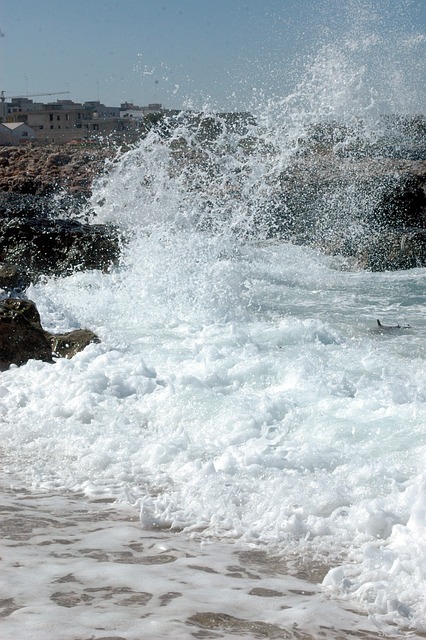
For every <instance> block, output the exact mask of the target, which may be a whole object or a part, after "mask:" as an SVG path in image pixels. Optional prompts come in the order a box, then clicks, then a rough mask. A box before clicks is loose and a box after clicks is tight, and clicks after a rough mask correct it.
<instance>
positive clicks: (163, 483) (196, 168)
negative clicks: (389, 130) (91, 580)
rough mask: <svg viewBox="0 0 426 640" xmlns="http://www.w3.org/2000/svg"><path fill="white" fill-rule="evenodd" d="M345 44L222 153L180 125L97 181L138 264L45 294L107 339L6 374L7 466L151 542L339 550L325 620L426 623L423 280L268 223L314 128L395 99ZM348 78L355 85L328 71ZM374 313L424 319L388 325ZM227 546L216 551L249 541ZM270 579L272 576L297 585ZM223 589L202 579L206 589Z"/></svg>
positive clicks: (303, 552) (47, 284)
mask: <svg viewBox="0 0 426 640" xmlns="http://www.w3.org/2000/svg"><path fill="white" fill-rule="evenodd" d="M375 42H376V41H375ZM419 42H422V41H419ZM373 44H374V43H373ZM376 44H377V42H376ZM360 46H361V45H360ZM372 46H373V45H372V41H368V42H367V45H366V46H365V47H364V48H363V49H362V51H363V56H364V55H367V54H368V52H369V51H370V50H371V48H372ZM343 51H344V52H343V53H342V51H340V52H339V55H337V52H336V51H335V50H334V49H333V48H330V47H328V48H326V49H325V50H323V51H322V52H321V53H320V54H319V56H318V58H317V59H316V60H315V61H314V63H313V64H312V65H311V66H310V68H309V70H308V71H307V72H306V75H305V76H304V78H303V79H302V80H301V82H300V84H299V85H298V87H297V90H296V92H295V94H294V95H292V96H290V97H288V98H286V99H283V100H279V101H275V102H271V103H269V104H268V105H267V106H265V108H263V109H262V111H261V113H259V114H258V115H259V122H260V124H259V126H258V127H257V128H256V129H253V130H249V131H245V132H243V133H241V132H239V133H238V132H236V131H235V130H232V129H230V128H227V127H226V126H224V127H223V130H222V133H221V134H220V135H219V136H218V138H217V139H216V140H215V141H214V142H208V143H206V142H205V141H203V140H200V138H199V131H198V132H197V129H196V128H195V129H194V126H193V123H192V125H191V126H190V125H188V119H187V118H186V119H185V118H182V120H181V122H180V124H179V126H178V127H176V128H175V130H174V133H173V134H172V135H171V138H170V137H169V138H167V139H164V138H163V137H162V136H161V135H157V134H156V133H152V134H150V135H149V136H148V138H147V139H146V140H144V141H142V142H141V144H140V145H138V146H137V147H136V148H135V149H132V150H130V151H129V152H128V153H126V154H124V156H123V157H122V158H121V159H120V160H119V161H118V162H117V163H116V164H114V166H112V167H111V168H110V173H109V174H108V176H107V177H105V178H103V179H102V180H100V181H99V183H98V184H97V185H96V187H95V191H94V195H93V199H92V204H93V207H94V209H95V214H96V221H100V222H113V223H114V224H117V225H118V226H119V228H120V230H121V231H122V232H123V234H124V236H125V243H124V245H123V255H122V260H121V263H120V265H118V266H116V267H115V268H114V269H112V270H111V272H110V273H108V274H107V273H100V272H87V273H75V274H73V275H72V276H70V277H68V278H62V279H46V280H44V281H43V282H40V283H38V284H35V285H32V286H31V287H30V289H29V290H28V292H27V294H28V297H29V298H31V299H32V300H34V301H35V303H36V304H37V306H38V308H39V310H40V313H41V317H42V321H43V325H44V327H45V328H46V329H47V330H49V331H56V332H62V331H65V330H69V329H74V328H77V327H87V328H90V329H92V330H93V331H95V332H96V333H97V334H98V335H99V337H100V338H101V343H100V344H96V345H95V344H93V345H90V346H89V347H87V348H86V349H85V350H84V351H83V352H82V353H79V354H77V355H76V356H75V357H74V358H73V359H72V360H57V361H56V363H55V364H54V365H50V364H46V363H43V362H35V361H30V362H28V363H27V364H26V365H25V366H23V367H21V368H16V367H12V368H11V369H10V370H8V371H6V372H4V373H2V374H1V379H0V416H1V433H2V449H3V459H4V460H5V464H6V472H7V473H8V474H9V477H10V478H12V479H13V478H16V477H19V478H20V481H26V483H27V486H28V487H32V488H33V489H37V491H46V492H47V494H48V495H51V494H52V492H53V493H54V494H55V495H56V494H58V492H59V494H60V493H61V492H65V491H71V492H79V493H81V492H82V493H84V494H85V495H86V497H87V498H90V499H92V500H93V499H95V500H99V499H102V498H105V499H114V500H116V501H118V502H121V503H124V504H125V505H128V507H126V508H131V509H132V512H133V513H134V514H138V516H139V517H140V523H139V524H138V525H137V526H138V527H139V530H140V532H141V533H140V535H141V537H144V536H145V535H147V534H146V531H149V530H152V527H154V528H156V530H158V531H164V530H168V529H171V530H172V531H178V532H180V533H179V536H180V538H179V539H180V540H184V539H185V536H186V540H187V541H188V543H189V541H190V540H191V539H196V540H197V541H198V542H197V544H200V541H201V543H202V544H205V543H207V542H209V541H213V540H214V541H215V542H216V543H217V542H219V543H220V541H222V542H223V541H228V542H230V543H232V544H235V545H239V546H238V548H239V549H241V548H242V546H244V545H246V548H247V545H248V546H249V548H250V549H254V550H260V549H261V550H262V552H263V551H265V550H266V554H267V555H268V554H275V555H276V554H278V555H279V556H280V557H286V556H288V555H289V554H291V556H292V557H297V558H298V559H299V560H300V559H306V558H307V559H308V563H309V562H310V561H311V560H309V559H312V558H321V563H322V566H323V567H324V566H325V570H324V571H323V572H322V574H321V576H319V577H318V580H319V581H320V582H321V587H320V588H319V587H318V589H319V590H318V592H317V591H315V593H320V594H321V596H319V597H321V598H322V600H321V607H323V612H325V613H323V615H325V616H326V617H329V616H330V615H334V614H331V613H330V612H332V611H335V609H334V607H335V603H336V602H337V603H338V602H340V603H342V602H345V603H346V605H347V606H352V607H355V608H359V610H361V611H364V612H365V613H367V614H369V615H370V616H371V620H373V621H374V625H375V627H376V628H378V629H379V630H381V631H383V632H384V633H386V634H388V635H392V634H393V635H398V633H401V634H402V633H404V632H405V630H410V629H414V630H416V631H419V632H422V631H423V632H424V631H426V619H425V600H424V594H425V590H426V569H425V567H426V558H425V554H426V547H425V535H424V534H425V527H426V493H425V492H426V479H425V477H424V462H425V454H426V451H425V445H426V440H425V435H424V425H425V422H426V368H425V346H424V345H425V337H426V320H425V318H424V303H425V276H426V270H425V269H412V270H410V271H405V272H403V271H401V272H393V273H369V272H361V271H356V270H353V269H352V270H351V265H350V264H348V263H345V262H344V261H343V260H342V259H340V258H332V257H327V256H324V255H322V254H320V253H318V252H316V251H315V250H313V249H310V248H307V247H301V246H294V245H292V244H291V243H289V242H284V241H283V240H282V239H281V240H279V239H271V238H269V237H268V233H267V231H268V219H269V218H268V212H269V208H270V206H271V205H270V203H271V201H272V199H273V197H274V193H275V190H276V188H277V184H278V183H279V176H280V173H281V172H283V171H284V172H285V170H286V167H288V165H289V163H291V162H292V158H293V157H294V155H295V154H297V152H298V150H300V145H302V144H303V138H304V136H306V131H307V129H306V126H308V125H309V126H310V125H311V124H312V123H314V122H315V118H316V119H317V120H318V121H322V120H323V119H324V118H327V117H328V116H330V117H337V116H339V117H341V118H343V119H344V121H345V122H351V123H353V122H354V121H355V116H356V114H358V113H359V112H360V111H361V113H362V115H363V116H364V120H363V124H362V131H361V132H360V129H359V127H360V126H361V125H359V123H358V124H357V127H358V129H357V135H358V136H361V133H362V136H364V138H363V139H364V140H366V141H367V142H369V141H371V139H372V138H373V139H374V136H375V133H374V132H375V129H374V122H376V120H375V117H374V114H375V112H374V109H375V108H376V107H377V110H378V111H377V112H378V113H379V112H380V109H381V107H382V103H381V102H380V101H378V102H377V105H376V107H374V108H373V106H372V104H371V101H370V102H369V101H368V100H367V101H365V100H364V99H365V95H366V94H365V90H366V88H367V89H368V87H369V85H368V82H373V81H376V80H377V77H376V76H375V77H374V78H373V79H372V80H371V78H369V77H368V75H366V71H365V69H364V68H362V69H363V70H362V73H361V71H359V70H358V71H357V69H358V67H356V66H355V67H354V63H353V60H352V58H350V55H351V51H352V52H353V51H355V52H356V55H355V60H356V62H357V64H358V62H359V60H358V58H359V56H360V53H359V52H360V49H359V48H358V49H357V48H356V47H355V46H352V49H351V48H350V47H349V48H348V49H347V50H343ZM348 51H349V53H348ZM366 52H367V53H366ZM348 56H349V57H348ZM361 57H362V56H361ZM333 61H334V62H333ZM332 63H333V64H332ZM333 65H334V66H333ZM333 69H334V71H333ZM336 69H337V70H339V73H340V74H343V75H342V77H345V78H347V79H348V83H347V84H346V85H345V86H346V90H345V92H343V93H342V91H341V90H340V89H339V87H340V85H339V86H336V87H333V86H330V83H329V82H328V80H327V79H329V78H330V73H331V74H332V75H333V73H335V72H336ZM357 74H358V75H357ZM360 74H361V75H360ZM357 78H358V82H356V80H357ZM361 79H362V82H361ZM379 88H380V87H376V90H377V91H379ZM385 89H386V90H385V91H384V93H383V95H382V97H383V98H384V99H385V102H386V101H387V103H388V104H389V100H390V96H391V95H394V94H391V91H390V89H389V86H388V85H386V87H385ZM399 89H400V86H399ZM399 89H398V92H397V94H398V96H400V95H401V94H400V92H399ZM367 93H368V91H367ZM397 94H395V95H394V97H395V96H396V95H397ZM371 95H372V93H371V92H370V97H371ZM315 96H318V99H317V101H315ZM361 98H362V99H361ZM388 98H389V100H388ZM395 104H396V98H395ZM301 106H303V109H301V108H300V107H301ZM333 106H334V110H333V109H332V107H333ZM315 109H316V111H315ZM372 111H373V112H374V113H373V115H372V116H371V114H372ZM277 114H279V117H277ZM370 116H371V117H370ZM254 134H255V136H254ZM351 135H352V134H351ZM377 135H378V134H377ZM380 135H381V134H380ZM346 143H347V144H348V145H350V144H352V143H353V139H352V138H351V139H350V140H349V139H348V140H347V141H346V142H344V143H343V147H342V143H339V148H338V149H337V148H336V149H335V150H334V152H335V153H337V152H341V150H342V148H344V146H345V144H346ZM331 153H333V150H331ZM348 194H349V192H348V190H346V192H345V193H342V194H339V193H337V194H336V193H333V194H330V202H331V203H332V205H330V206H331V208H332V209H333V211H334V213H335V215H334V219H335V220H337V219H338V218H339V216H340V219H339V224H341V225H343V226H348V227H350V226H351V225H352V224H354V227H356V219H355V218H356V209H357V207H360V206H362V207H364V208H365V207H368V206H369V202H368V199H367V198H365V200H362V201H356V200H348V198H349V195H350V194H349V195H348ZM352 213H354V216H355V217H354V218H352V217H351V215H352ZM342 216H343V218H342ZM377 318H380V320H382V322H384V323H387V324H392V325H396V324H400V325H405V324H409V325H410V327H409V328H406V329H400V330H395V331H384V332H383V331H379V330H378V328H377V323H376V319H377ZM43 508H45V507H43ZM77 519H78V517H77ZM82 526H83V525H82ZM111 535H115V534H111ZM131 536H132V540H133V537H134V536H136V537H137V533H136V528H135V527H133V528H132V533H131ZM133 542H134V540H133ZM99 544H100V546H101V547H102V546H105V543H104V542H103V541H102V540H101V541H99ZM232 544H231V547H232ZM241 545H242V546H241ZM220 548H222V547H220ZM225 548H226V552H225V551H218V554H219V557H222V556H221V553H224V554H225V556H226V554H229V553H231V554H232V553H233V552H231V551H229V549H230V547H228V546H226V545H225ZM83 555H84V554H83ZM226 557H227V558H228V556H226ZM210 561H211V562H212V563H213V564H211V565H209V566H212V567H213V568H214V569H215V564H214V560H211V559H210V560H209V562H210ZM218 562H219V561H218ZM220 562H222V560H220ZM224 562H228V560H226V561H224ZM265 562H266V561H265ZM77 569H78V571H80V572H81V570H82V567H81V566H80V565H79V566H78V568H76V570H77ZM216 569H217V567H216ZM216 569H215V570H216ZM93 571H95V569H93ZM218 573H219V574H220V573H221V571H219V570H218ZM222 573H223V572H222ZM324 576H325V577H324ZM269 578H270V576H269ZM269 578H268V579H269ZM52 579H53V578H52ZM215 580H216V578H215ZM271 580H272V578H271ZM271 580H270V582H268V585H266V586H264V588H265V589H272V590H276V591H280V590H279V588H278V585H277V583H276V582H275V578H274V579H273V580H272V582H271ZM279 580H283V577H282V576H281V577H280V578H279ZM221 584H222V586H223V583H221V580H220V579H217V580H216V582H215V583H214V588H215V589H221ZM211 585H212V583H211V582H208V581H204V582H203V583H202V584H199V585H198V586H197V588H199V589H200V590H201V592H202V594H203V596H202V597H203V598H204V600H205V601H206V600H207V595H206V591H207V590H209V589H211ZM299 587H300V585H299ZM299 587H297V588H299ZM247 589H248V587H247ZM12 590H13V587H12ZM172 591H174V589H172ZM117 593H118V592H117ZM230 593H231V595H230V598H231V597H232V596H235V593H233V592H232V589H231V591H230ZM4 597H5V598H6V597H7V596H6V595H5V596H4ZM132 602H133V601H132ZM135 602H136V600H135ZM256 602H257V604H256ZM310 603H311V604H309V603H307V604H306V606H305V604H304V605H303V606H304V611H305V612H306V611H308V613H309V615H311V619H312V616H313V617H315V616H316V615H317V611H318V609H317V604H318V603H317V601H316V600H315V603H314V602H313V601H310ZM327 603H328V604H327ZM64 606H67V605H64ZM241 606H242V605H241ZM295 606H296V605H295ZM250 608H251V611H252V613H253V617H252V618H251V620H253V619H254V620H264V621H265V622H271V623H274V624H277V625H278V626H280V621H281V622H282V624H283V625H284V626H285V623H286V620H287V619H286V616H285V615H284V614H283V613H282V611H283V610H282V609H279V608H278V609H274V608H272V609H273V611H272V609H271V611H270V612H269V613H267V614H266V613H265V607H264V601H262V600H261V599H260V600H257V601H256V600H253V601H252V602H251V604H250ZM216 611H217V609H216ZM199 612H200V610H199V609H197V608H195V609H193V610H192V611H190V612H189V614H190V615H195V614H197V613H199ZM228 613H229V615H232V614H231V613H230V612H229V611H228ZM257 614H258V615H257ZM12 615H16V616H18V615H20V614H18V613H15V614H12ZM40 615H43V613H41V614H40ZM304 615H305V614H304ZM306 615H308V614H306ZM262 616H263V617H262ZM268 616H269V619H268ZM280 616H281V618H280ZM265 617H266V620H265ZM228 622H229V621H228ZM287 622H288V620H287ZM305 622H306V619H305ZM8 624H9V623H8ZM84 624H86V622H85V623H84ZM120 624H121V622H120ZM212 624H213V623H212ZM306 624H307V623H306ZM113 626H114V625H113V624H112V627H111V628H113ZM201 626H202V625H201ZM225 626H226V625H225ZM166 627H167V625H166ZM169 628H170V629H171V628H172V627H169ZM210 628H214V625H213V627H210ZM283 628H284V627H283ZM342 628H343V627H342ZM8 629H9V633H14V627H13V625H12V626H10V627H8ZM145 629H148V627H145ZM164 629H165V628H163V627H161V629H160V631H161V633H166V631H165V630H164ZM398 629H400V630H401V631H398ZM246 630H247V629H246ZM228 631H229V629H228ZM234 631H235V629H234ZM234 631H232V633H233V632H234ZM240 631H241V629H240ZM258 632H259V633H261V632H262V633H263V631H261V629H260V628H259V629H258ZM46 633H47V632H46V626H45V627H44V630H43V632H42V631H40V634H41V635H37V632H34V634H33V636H32V637H34V638H35V639H36V640H38V639H39V638H43V639H45V638H48V637H49V638H50V637H52V638H53V636H48V635H46ZM55 633H56V632H55ZM79 633H80V634H81V635H82V634H84V633H86V634H87V627H86V626H84V625H83V626H82V627H81V629H77V630H76V631H75V637H78V634H79ZM96 633H98V632H96ZM99 633H100V632H99ZM99 633H98V635H95V636H92V637H96V638H97V637H102V636H101V635H99ZM152 633H154V632H152ZM224 633H225V634H226V630H225V632H224ZM229 633H231V631H230V632H229ZM43 634H44V635H43ZM55 637H59V636H55ZM65 637H66V638H68V636H64V638H65ZM73 637H74V636H73ZM126 637H128V638H130V637H133V635H131V634H130V635H129V634H128V635H126ZM147 637H148V636H147ZM149 637H152V638H154V637H157V636H155V635H152V636H149ZM162 637H165V636H164V635H163V636H162ZM174 637H178V636H174ZM223 637H225V636H223ZM266 637H268V636H266ZM271 637H275V636H271Z"/></svg>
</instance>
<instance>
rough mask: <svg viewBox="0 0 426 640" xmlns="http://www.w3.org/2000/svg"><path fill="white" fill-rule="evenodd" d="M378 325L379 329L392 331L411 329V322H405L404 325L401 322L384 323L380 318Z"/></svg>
mask: <svg viewBox="0 0 426 640" xmlns="http://www.w3.org/2000/svg"><path fill="white" fill-rule="evenodd" d="M377 326H378V327H379V329H381V330H382V331H392V330H394V329H411V325H409V324H404V326H402V327H401V325H400V324H391V325H389V324H382V323H381V322H380V320H377Z"/></svg>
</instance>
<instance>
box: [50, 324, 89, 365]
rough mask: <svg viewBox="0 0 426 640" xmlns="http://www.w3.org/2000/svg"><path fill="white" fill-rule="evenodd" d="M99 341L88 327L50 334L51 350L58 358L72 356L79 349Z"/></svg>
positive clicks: (81, 349)
mask: <svg viewBox="0 0 426 640" xmlns="http://www.w3.org/2000/svg"><path fill="white" fill-rule="evenodd" d="M99 342H100V340H99V338H98V337H97V335H96V334H95V333H93V331H90V330H89V329H76V330H75V331H70V332H69V333H61V334H59V333H57V334H50V344H51V346H52V352H53V355H54V356H57V357H58V358H72V357H73V356H75V354H76V353H78V352H79V351H83V349H84V348H85V347H87V345H89V344H91V343H99Z"/></svg>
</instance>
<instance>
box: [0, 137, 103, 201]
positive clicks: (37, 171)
mask: <svg viewBox="0 0 426 640" xmlns="http://www.w3.org/2000/svg"><path fill="white" fill-rule="evenodd" d="M113 155H114V151H113V150H112V149H111V148H109V147H105V146H92V147H81V146H77V145H70V144H68V145H46V146H40V145H38V146H32V145H28V146H23V145H21V146H18V147H0V169H1V170H0V191H7V192H13V193H25V194H31V195H49V194H51V193H53V192H54V191H57V190H58V189H59V188H61V189H65V190H66V191H67V192H68V193H86V194H87V193H90V190H91V186H92V181H93V178H94V177H95V176H97V175H99V174H100V173H101V172H102V170H103V167H104V164H105V160H106V159H107V158H111V157H112V156H113Z"/></svg>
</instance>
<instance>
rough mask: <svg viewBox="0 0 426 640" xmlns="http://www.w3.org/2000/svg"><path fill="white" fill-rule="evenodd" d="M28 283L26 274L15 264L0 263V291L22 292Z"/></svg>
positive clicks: (28, 278)
mask: <svg viewBox="0 0 426 640" xmlns="http://www.w3.org/2000/svg"><path fill="white" fill-rule="evenodd" d="M30 282H31V279H30V277H29V276H28V274H27V273H25V271H23V270H22V269H20V268H19V267H18V266H16V265H15V264H5V263H3V264H1V263H0V289H3V290H4V291H7V292H9V291H17V292H22V291H24V290H25V289H26V288H27V287H28V285H29V284H30Z"/></svg>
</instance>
